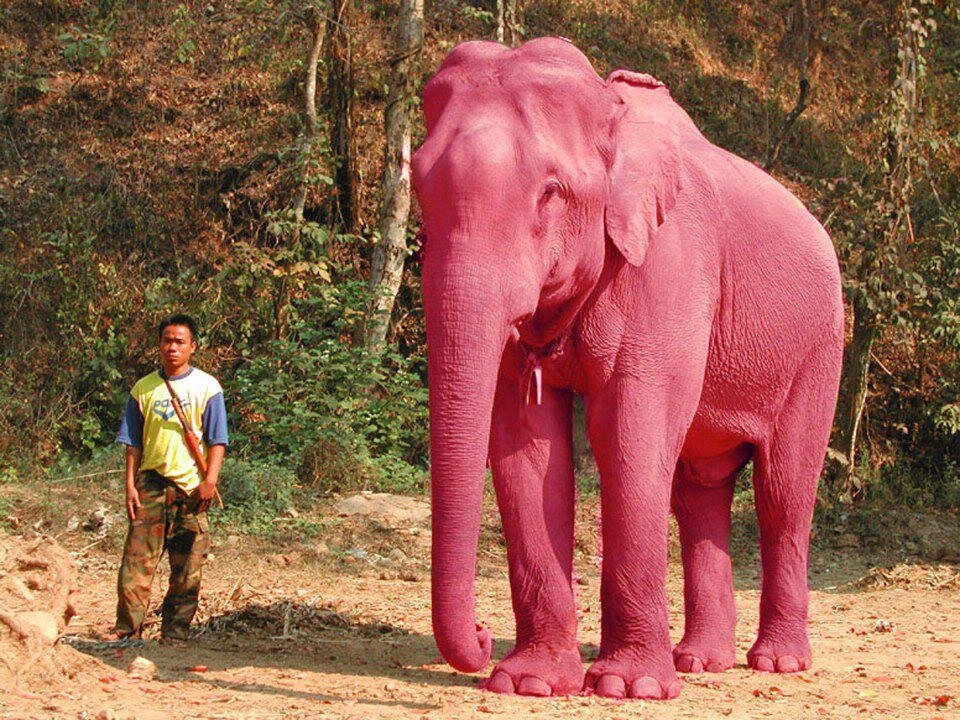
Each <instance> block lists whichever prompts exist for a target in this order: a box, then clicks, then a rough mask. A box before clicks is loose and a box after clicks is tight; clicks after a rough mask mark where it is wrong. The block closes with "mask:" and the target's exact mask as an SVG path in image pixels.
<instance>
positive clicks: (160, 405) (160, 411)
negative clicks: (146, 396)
mask: <svg viewBox="0 0 960 720" xmlns="http://www.w3.org/2000/svg"><path fill="white" fill-rule="evenodd" d="M180 405H181V407H183V412H184V413H186V412H187V411H188V410H189V408H190V401H189V400H181V401H180ZM152 409H153V414H154V415H159V416H160V417H161V418H163V419H164V420H169V419H170V418H172V417H173V416H174V415H176V414H177V413H176V410H174V409H173V402H171V401H170V399H169V398H167V399H166V400H154V401H153V408H152Z"/></svg>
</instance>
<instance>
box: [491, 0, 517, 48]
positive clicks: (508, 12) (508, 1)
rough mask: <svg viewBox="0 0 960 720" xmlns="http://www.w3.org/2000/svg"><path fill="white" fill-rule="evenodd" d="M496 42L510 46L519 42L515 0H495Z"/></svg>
mask: <svg viewBox="0 0 960 720" xmlns="http://www.w3.org/2000/svg"><path fill="white" fill-rule="evenodd" d="M497 42H499V43H503V44H504V45H509V46H510V47H513V46H515V45H516V44H517V43H518V42H520V24H519V22H518V20H517V0H497Z"/></svg>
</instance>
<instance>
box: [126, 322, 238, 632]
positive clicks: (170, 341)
mask: <svg viewBox="0 0 960 720" xmlns="http://www.w3.org/2000/svg"><path fill="white" fill-rule="evenodd" d="M158 335H159V350H160V364H161V368H162V369H161V370H160V371H159V372H152V373H150V374H149V375H147V376H146V377H144V378H142V379H141V380H139V381H138V382H137V383H136V384H135V385H134V386H133V389H132V390H131V391H130V398H129V399H128V400H127V407H126V410H125V412H124V415H123V420H122V422H121V424H120V433H119V435H118V437H117V442H120V443H123V444H124V445H126V446H127V457H126V467H127V483H126V485H127V515H128V516H129V518H130V529H129V532H128V533H127V541H126V544H125V546H124V549H123V560H122V562H121V564H120V575H119V577H118V579H117V593H118V596H119V600H118V602H117V622H116V625H115V626H114V632H113V636H115V637H117V638H124V637H130V636H139V634H140V630H141V627H142V625H143V620H144V616H145V615H146V612H147V606H148V605H149V602H150V585H151V582H152V580H153V573H154V570H156V567H157V564H158V562H159V560H160V556H161V555H162V554H163V552H164V550H166V551H167V553H168V554H169V560H170V589H169V590H168V592H167V596H166V598H165V599H164V601H163V609H162V621H161V624H160V635H161V638H162V639H165V640H173V641H177V640H185V639H187V637H188V635H189V628H190V622H191V621H192V620H193V616H194V615H195V614H196V612H197V601H198V599H199V596H200V577H201V568H202V566H203V561H204V560H205V559H206V557H207V552H208V550H209V549H210V535H209V527H208V525H207V516H206V511H207V509H208V508H209V507H210V503H211V502H212V500H213V499H214V497H216V495H217V490H216V488H217V479H218V477H219V474H220V466H221V463H222V462H223V456H224V453H225V452H226V446H227V443H228V436H227V415H226V408H225V406H224V402H223V391H222V389H221V388H220V383H218V382H217V381H216V379H214V378H213V377H212V376H210V375H208V374H207V373H205V372H203V371H202V370H199V369H197V368H195V367H191V365H190V359H191V357H193V354H194V352H196V350H197V343H196V338H197V326H196V323H195V322H194V320H193V318H191V317H190V316H189V315H171V316H169V317H167V318H165V319H164V320H163V321H162V322H161V323H160V327H159V330H158ZM165 380H168V381H169V382H170V384H171V385H172V386H173V389H174V393H175V394H176V396H178V397H179V398H180V402H181V404H182V406H183V411H184V414H185V415H186V417H187V420H188V422H189V425H190V427H191V429H192V430H193V431H194V432H195V433H196V434H197V435H199V436H200V439H202V441H203V442H202V444H201V445H200V447H201V451H202V452H203V453H204V455H205V458H206V462H207V473H206V477H203V476H202V475H201V472H200V469H199V468H198V467H197V463H196V461H195V460H194V458H193V456H192V455H191V453H190V450H189V448H188V446H187V443H186V439H185V437H184V428H183V426H182V424H181V423H180V420H179V419H178V417H177V414H176V412H175V411H174V407H173V403H172V401H171V394H170V391H169V390H168V388H167V385H166V382H165Z"/></svg>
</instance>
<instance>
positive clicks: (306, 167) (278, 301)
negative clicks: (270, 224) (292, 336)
mask: <svg viewBox="0 0 960 720" xmlns="http://www.w3.org/2000/svg"><path fill="white" fill-rule="evenodd" d="M304 21H305V22H306V25H307V28H308V29H309V30H310V35H311V37H312V42H311V44H310V55H309V57H308V58H307V74H306V77H305V78H304V90H303V102H304V108H303V132H302V133H301V134H300V141H299V143H298V148H297V155H298V157H297V162H298V163H299V165H300V168H299V171H298V178H297V188H296V190H295V191H294V194H293V204H292V206H291V207H292V209H293V219H294V230H293V237H292V238H291V241H292V243H293V244H296V243H297V242H298V241H299V240H300V225H301V224H302V223H303V220H304V218H303V213H304V209H305V208H306V205H307V191H308V189H309V187H310V157H311V155H312V154H313V143H314V140H316V137H317V63H318V62H320V53H321V52H322V51H323V35H324V28H323V23H322V22H321V18H320V14H319V12H318V10H317V9H316V8H309V9H308V10H307V14H306V16H305V17H304ZM290 300H291V298H290V283H289V282H288V280H287V278H286V277H285V276H284V277H281V278H280V283H279V285H278V287H277V294H276V297H275V299H274V303H273V306H274V308H273V309H274V322H273V337H274V339H275V340H281V339H283V337H284V336H285V335H286V333H287V326H288V325H289V320H290Z"/></svg>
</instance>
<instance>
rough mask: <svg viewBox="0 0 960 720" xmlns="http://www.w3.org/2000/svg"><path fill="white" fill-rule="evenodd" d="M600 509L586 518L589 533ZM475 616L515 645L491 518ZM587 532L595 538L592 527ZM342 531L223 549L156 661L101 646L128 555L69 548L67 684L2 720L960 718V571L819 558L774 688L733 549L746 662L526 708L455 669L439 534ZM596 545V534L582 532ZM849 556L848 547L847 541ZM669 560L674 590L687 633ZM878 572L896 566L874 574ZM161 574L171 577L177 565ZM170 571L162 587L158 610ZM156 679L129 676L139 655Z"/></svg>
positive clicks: (11, 705)
mask: <svg viewBox="0 0 960 720" xmlns="http://www.w3.org/2000/svg"><path fill="white" fill-rule="evenodd" d="M593 512H594V511H592V510H590V509H589V508H588V509H587V510H585V511H584V513H583V515H584V517H586V518H588V520H589V518H590V516H591V514H592V513H593ZM485 517H486V526H485V532H484V537H483V541H482V543H481V549H480V568H479V573H478V578H477V587H478V613H479V618H480V621H481V622H484V623H485V624H487V625H488V626H489V627H490V628H491V629H492V631H493V633H494V635H495V637H496V638H497V644H496V650H495V658H497V657H502V656H503V654H504V653H505V652H506V651H507V650H508V649H509V647H510V643H509V638H510V637H511V636H512V633H513V616H512V612H511V609H510V601H509V589H508V582H507V577H506V565H505V560H504V551H503V546H502V543H501V542H498V541H497V539H496V517H495V515H494V514H493V513H492V511H491V510H490V509H488V510H487V512H486V515H485ZM587 524H588V525H589V522H588V523H587ZM326 527H327V529H328V531H329V532H321V533H320V535H319V536H317V537H314V538H311V539H304V540H301V541H298V542H293V543H286V544H284V545H282V546H280V545H278V544H276V543H267V542H265V541H262V540H256V539H253V538H247V537H241V536H229V537H219V536H218V537H217V546H216V547H215V549H214V553H213V556H212V557H211V558H210V561H209V563H208V565H207V567H206V573H205V578H204V585H203V598H202V604H201V609H200V613H199V614H198V618H197V622H196V626H195V632H196V635H195V639H194V640H192V641H191V642H190V643H189V644H188V645H187V646H183V647H170V646H167V645H162V644H160V643H159V642H157V640H156V639H155V637H154V634H155V632H156V618H154V624H153V625H152V626H151V627H150V629H149V631H148V632H147V639H146V640H145V641H144V642H143V644H142V645H139V646H136V645H133V646H127V647H116V646H110V645H108V644H103V643H98V642H97V641H96V640H95V639H94V631H95V630H98V629H103V628H104V627H105V626H107V625H109V623H110V622H111V621H112V618H113V609H114V602H115V596H114V582H115V576H116V569H117V563H118V560H119V547H118V545H117V542H118V541H117V540H116V539H113V540H112V541H108V542H102V543H95V544H93V546H92V547H91V543H90V542H89V537H84V535H83V534H82V533H81V532H79V531H78V532H76V533H67V534H64V535H63V537H61V542H63V543H64V544H65V545H66V546H67V547H68V548H69V549H71V550H72V551H73V552H74V556H75V557H76V558H77V562H78V565H79V569H80V583H81V591H80V594H79V597H78V598H77V603H76V604H77V606H78V608H79V611H80V616H79V617H77V618H75V619H74V620H73V622H72V623H71V625H70V626H69V627H68V628H67V631H66V635H67V637H65V638H64V639H63V641H62V642H66V643H69V644H70V645H72V647H67V646H62V647H61V648H60V649H59V651H58V652H61V653H65V654H66V655H65V656H64V657H65V660H64V661H63V662H62V663H61V665H62V666H63V667H64V672H65V678H64V682H62V683H54V684H51V685H50V686H49V687H40V688H37V687H32V688H30V689H25V688H24V687H19V688H4V689H3V690H4V691H3V692H2V693H0V718H98V717H99V718H104V719H106V718H114V719H119V718H145V719H148V720H149V719H152V718H231V719H236V718H300V717H304V718H306V717H310V718H401V717H424V718H460V717H467V716H483V715H487V714H489V715H500V716H503V717H514V716H526V715H528V714H535V715H537V716H538V717H543V718H581V717H583V718H587V717H589V718H631V717H657V718H715V717H735V718H766V717H783V718H787V717H789V718H808V717H810V718H821V717H823V718H874V717H890V718H922V719H929V720H933V719H934V718H960V575H958V572H957V565H956V564H941V563H938V562H936V561H926V562H910V563H906V564H904V563H896V562H890V560H891V557H892V556H891V555H890V554H889V553H887V554H884V555H882V557H881V556H880V554H878V553H877V552H867V551H864V550H861V549H859V548H858V547H846V548H834V549H829V548H828V549H815V550H814V552H813V555H812V560H811V587H812V588H813V592H812V596H811V621H810V632H811V641H812V645H813V651H814V668H813V669H812V670H811V671H808V672H804V673H800V674H796V675H770V674H761V673H755V672H752V671H750V670H749V669H747V668H746V667H745V655H746V650H747V649H748V648H749V646H750V644H751V642H752V640H753V636H754V632H755V628H756V621H757V604H758V599H759V593H758V580H759V565H758V563H757V558H756V551H755V549H754V547H753V544H752V542H750V537H749V534H748V535H747V536H746V538H745V539H742V540H743V541H742V542H739V543H738V544H737V547H736V553H735V564H736V576H737V577H736V582H737V593H736V595H737V602H738V608H739V612H740V615H739V619H738V624H737V645H738V659H737V663H738V664H737V666H736V667H735V668H734V669H733V670H730V671H728V672H726V673H723V674H716V675H711V674H706V675H685V676H683V678H684V681H685V686H684V689H683V692H682V693H681V696H680V698H679V699H678V700H674V701H670V702H660V703H651V702H640V701H625V702H616V701H610V700H606V699H599V698H595V697H565V698H551V699H527V698H518V697H502V696H497V695H493V694H490V693H486V692H481V691H479V690H478V689H477V687H476V685H477V679H478V677H479V676H472V675H465V674H461V673H458V672H456V671H454V670H452V669H451V668H450V667H449V666H447V665H445V664H444V663H443V661H442V660H441V659H440V657H439V655H438V653H437V650H436V647H435V645H434V642H433V638H432V636H431V632H430V597H429V590H430V583H429V572H428V567H429V564H428V563H429V529H428V528H427V527H423V526H419V527H417V526H412V527H396V526H394V527H389V526H385V525H383V524H378V523H377V522H376V521H373V522H371V521H363V520H357V521H354V520H352V519H342V518H340V519H338V518H334V519H331V520H330V523H329V525H328V526H326ZM587 532H588V533H589V532H590V531H589V530H588V531H587ZM590 543H591V541H590V539H589V537H588V539H586V540H581V541H578V551H577V565H578V575H579V580H578V592H579V598H580V609H581V616H582V617H581V624H580V637H581V643H582V651H583V655H584V658H585V660H586V661H589V659H591V658H592V657H594V656H595V655H596V652H597V644H598V641H599V603H598V597H599V578H598V568H597V564H596V560H595V558H594V557H593V554H592V552H591V544H590ZM847 544H848V545H852V542H849V541H848V542H847ZM675 550H676V548H674V552H673V555H674V556H673V557H672V558H671V568H670V579H669V587H668V590H669V594H670V598H671V608H672V610H671V618H672V628H673V633H674V638H675V640H676V639H679V637H680V635H681V633H682V627H683V619H682V584H681V578H680V574H679V565H678V562H677V559H676V557H675V555H676V552H675ZM874 566H882V567H884V568H885V569H884V570H882V571H881V570H876V569H875V570H873V571H871V568H872V567H874ZM165 567H166V564H165V560H164V561H163V563H162V564H161V570H163V569H165ZM163 585H164V583H163V582H162V573H160V574H158V579H157V582H156V583H155V586H154V600H155V604H158V603H159V601H160V599H161V597H162V592H163V590H164V587H163ZM138 655H139V656H143V657H145V658H148V659H149V660H151V661H153V662H154V663H155V664H156V666H157V674H156V676H155V678H154V679H152V680H137V679H134V678H133V677H132V676H131V675H130V674H128V671H127V668H128V666H129V665H130V662H131V661H132V660H133V659H134V658H136V657H137V656H138Z"/></svg>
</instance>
